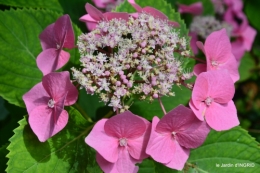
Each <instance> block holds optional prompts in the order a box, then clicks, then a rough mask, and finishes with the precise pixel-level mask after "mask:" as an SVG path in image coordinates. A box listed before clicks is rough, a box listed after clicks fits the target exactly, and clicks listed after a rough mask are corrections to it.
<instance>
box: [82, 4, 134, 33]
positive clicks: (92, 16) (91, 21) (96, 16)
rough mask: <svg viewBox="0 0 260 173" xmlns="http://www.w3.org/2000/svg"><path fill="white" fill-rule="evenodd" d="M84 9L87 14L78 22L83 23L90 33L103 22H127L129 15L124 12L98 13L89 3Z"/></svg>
mask: <svg viewBox="0 0 260 173" xmlns="http://www.w3.org/2000/svg"><path fill="white" fill-rule="evenodd" d="M85 9H86V11H87V12H88V14H86V15H84V16H82V17H81V18H80V19H79V20H80V21H82V22H85V23H86V25H87V27H88V29H89V30H90V31H92V30H94V29H95V28H96V25H97V24H98V22H100V21H103V20H106V21H109V20H112V19H122V20H128V18H129V14H128V13H125V12H106V13H102V12H101V11H99V10H98V9H96V8H95V7H94V6H92V5H91V4H89V3H86V5H85Z"/></svg>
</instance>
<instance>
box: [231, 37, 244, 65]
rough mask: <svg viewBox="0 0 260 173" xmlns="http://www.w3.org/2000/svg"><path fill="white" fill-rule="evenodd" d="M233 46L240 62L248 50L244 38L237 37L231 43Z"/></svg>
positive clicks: (233, 50)
mask: <svg viewBox="0 0 260 173" xmlns="http://www.w3.org/2000/svg"><path fill="white" fill-rule="evenodd" d="M231 46H232V53H233V54H234V56H235V57H236V60H237V61H238V62H239V61H240V60H241V58H242V57H243V55H244V54H245V51H246V50H245V47H244V44H243V40H242V39H241V38H237V39H236V41H234V42H232V43H231Z"/></svg>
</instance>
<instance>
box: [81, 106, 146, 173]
mask: <svg viewBox="0 0 260 173" xmlns="http://www.w3.org/2000/svg"><path fill="white" fill-rule="evenodd" d="M149 133H150V123H149V122H148V121H147V120H145V119H143V118H141V117H138V116H136V115H134V114H132V113H131V112H130V111H127V112H124V113H121V114H118V115H116V116H114V117H112V118H110V119H109V120H108V119H102V120H100V121H98V122H97V123H96V125H95V126H94V128H93V129H92V131H91V132H90V133H89V135H88V136H87V137H86V139H85V142H86V143H87V144H88V145H90V146H91V147H92V148H94V149H95V150H96V151H97V162H98V164H99V166H100V167H101V168H102V170H103V171H104V172H106V173H107V172H109V173H133V172H137V171H138V167H137V166H135V163H137V162H141V161H142V160H143V159H145V158H147V157H148V155H147V154H146V153H145V147H146V145H147V142H148V139H149Z"/></svg>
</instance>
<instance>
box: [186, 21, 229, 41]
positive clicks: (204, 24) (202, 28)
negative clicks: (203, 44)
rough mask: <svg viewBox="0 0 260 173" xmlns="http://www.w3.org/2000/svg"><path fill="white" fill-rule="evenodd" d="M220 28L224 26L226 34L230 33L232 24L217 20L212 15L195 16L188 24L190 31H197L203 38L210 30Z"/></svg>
mask: <svg viewBox="0 0 260 173" xmlns="http://www.w3.org/2000/svg"><path fill="white" fill-rule="evenodd" d="M222 28H226V31H227V34H228V35H229V36H230V35H231V31H232V26H231V25H229V24H228V23H226V22H221V21H219V20H217V19H216V18H215V17H214V16H196V17H194V18H193V21H192V23H191V25H190V31H191V32H194V33H197V34H198V35H199V36H200V37H201V38H203V39H206V38H207V37H208V36H209V34H211V33H212V32H214V31H217V30H220V29H222Z"/></svg>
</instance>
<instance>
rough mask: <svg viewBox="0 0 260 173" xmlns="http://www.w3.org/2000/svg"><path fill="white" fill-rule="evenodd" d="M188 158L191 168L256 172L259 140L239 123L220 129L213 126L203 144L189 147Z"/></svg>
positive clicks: (258, 166) (259, 150)
mask: <svg viewBox="0 0 260 173" xmlns="http://www.w3.org/2000/svg"><path fill="white" fill-rule="evenodd" d="M188 162H189V163H190V164H188V166H192V167H193V168H190V170H193V171H194V172H195V171H197V172H203V173H205V172H210V173H218V172H237V173H238V172H241V173H242V172H247V173H251V172H252V173H255V172H258V171H259V170H260V148H259V143H257V142H256V141H255V140H254V139H253V138H252V137H251V136H250V135H249V134H248V133H247V131H245V130H244V129H242V128H241V127H239V126H238V127H235V128H233V129H231V130H228V131H222V132H216V131H214V130H212V131H211V132H210V134H209V136H208V137H207V139H206V141H205V142H204V144H203V145H202V146H200V147H199V148H197V149H194V150H192V151H191V153H190V157H189V159H188ZM224 164H226V166H228V164H230V165H229V166H230V167H223V165H224ZM246 164H248V165H246ZM221 166H222V167H221Z"/></svg>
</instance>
